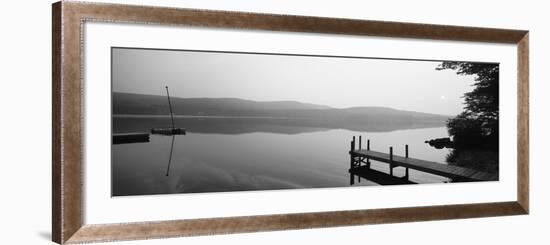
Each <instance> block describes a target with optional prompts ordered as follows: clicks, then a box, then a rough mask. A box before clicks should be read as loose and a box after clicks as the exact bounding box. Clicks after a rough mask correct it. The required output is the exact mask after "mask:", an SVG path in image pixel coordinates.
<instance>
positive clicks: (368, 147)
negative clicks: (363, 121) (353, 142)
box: [367, 139, 370, 151]
mask: <svg viewBox="0 0 550 245" xmlns="http://www.w3.org/2000/svg"><path fill="white" fill-rule="evenodd" d="M367 151H370V140H369V139H368V140H367Z"/></svg>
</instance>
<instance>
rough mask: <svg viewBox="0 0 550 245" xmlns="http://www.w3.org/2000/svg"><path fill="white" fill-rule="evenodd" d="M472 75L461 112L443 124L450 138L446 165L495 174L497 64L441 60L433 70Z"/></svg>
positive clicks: (497, 113) (497, 104)
mask: <svg viewBox="0 0 550 245" xmlns="http://www.w3.org/2000/svg"><path fill="white" fill-rule="evenodd" d="M447 69H451V70H455V71H456V73H457V74H458V75H474V77H475V78H474V81H475V83H474V84H473V86H474V89H473V90H472V91H471V92H468V93H465V94H464V105H465V106H464V111H463V112H462V113H460V114H459V115H457V116H456V117H454V118H452V119H449V120H448V121H447V129H448V132H449V135H450V136H452V137H453V148H454V149H453V151H452V152H451V153H450V154H449V155H448V156H447V161H448V162H449V163H454V164H457V165H465V166H469V165H472V166H470V167H474V168H477V169H483V170H486V171H491V172H494V171H498V134H499V125H498V116H499V110H498V106H499V93H498V92H499V65H498V64H491V63H476V62H456V61H444V62H442V63H441V64H440V65H439V66H438V67H437V68H436V70H447Z"/></svg>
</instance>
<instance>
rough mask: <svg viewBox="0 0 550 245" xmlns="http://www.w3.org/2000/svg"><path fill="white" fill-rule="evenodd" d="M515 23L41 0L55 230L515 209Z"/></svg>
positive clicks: (521, 189) (518, 155) (521, 157)
mask: <svg viewBox="0 0 550 245" xmlns="http://www.w3.org/2000/svg"><path fill="white" fill-rule="evenodd" d="M528 72H529V66H528V31H524V30H505V29H490V28H480V27H459V26H441V25H429V24H415V23H398V22H382V21H368V20H352V19H334V18H323V17H306V16H288V15H285V16H283V15H268V14H256V13H241V12H223V11H205V10H194V9H176V8H162V7H145V6H132V5H115V4H95V3H80V2H59V3H55V4H53V93H54V94H53V141H54V142H53V176H52V181H53V219H52V220H53V224H52V229H53V231H52V234H53V240H54V241H55V242H58V243H62V244H63V243H83V242H96V241H114V240H132V239H152V238H162V237H177V236H190V235H207V234H222V233H236V232H254V231H269V230H284V229H301V228H315V227H328V226H344V225H362V224H378V223H392V222H410V221H426V220H438V219H456V218H474V217H487V216H502V215H518V214H527V213H528V210H529V191H528V190H529V185H528V183H529V180H528V153H529V146H528V74H529V73H528Z"/></svg>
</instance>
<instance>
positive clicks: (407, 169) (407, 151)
mask: <svg viewBox="0 0 550 245" xmlns="http://www.w3.org/2000/svg"><path fill="white" fill-rule="evenodd" d="M405 158H409V145H405ZM405 179H406V180H409V168H405Z"/></svg>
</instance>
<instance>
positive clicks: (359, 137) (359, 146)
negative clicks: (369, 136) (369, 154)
mask: <svg viewBox="0 0 550 245" xmlns="http://www.w3.org/2000/svg"><path fill="white" fill-rule="evenodd" d="M362 141H363V140H361V135H359V150H361V142H362Z"/></svg>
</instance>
